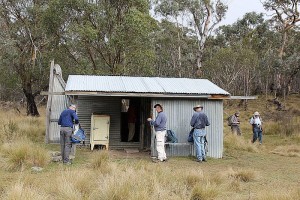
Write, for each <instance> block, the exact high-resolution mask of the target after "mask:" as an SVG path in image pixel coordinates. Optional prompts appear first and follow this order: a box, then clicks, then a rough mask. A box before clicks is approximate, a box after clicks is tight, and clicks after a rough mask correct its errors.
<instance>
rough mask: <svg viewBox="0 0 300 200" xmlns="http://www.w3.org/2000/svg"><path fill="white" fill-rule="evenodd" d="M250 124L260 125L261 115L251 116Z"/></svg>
mask: <svg viewBox="0 0 300 200" xmlns="http://www.w3.org/2000/svg"><path fill="white" fill-rule="evenodd" d="M250 124H256V125H258V126H260V125H261V124H262V121H261V120H260V117H259V116H258V117H255V116H254V117H251V119H250Z"/></svg>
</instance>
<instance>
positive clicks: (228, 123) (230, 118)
mask: <svg viewBox="0 0 300 200" xmlns="http://www.w3.org/2000/svg"><path fill="white" fill-rule="evenodd" d="M232 117H233V115H231V116H229V117H228V118H227V125H228V126H231V125H232Z"/></svg>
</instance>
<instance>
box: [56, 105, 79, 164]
mask: <svg viewBox="0 0 300 200" xmlns="http://www.w3.org/2000/svg"><path fill="white" fill-rule="evenodd" d="M75 110H76V106H75V105H74V104H72V105H70V107H69V108H68V109H66V110H64V111H63V112H62V113H61V114H60V117H59V120H58V125H60V126H61V127H60V146H61V157H62V161H63V163H64V164H67V165H70V164H71V162H70V158H69V155H70V152H71V148H72V143H71V136H72V132H73V125H74V123H75V124H78V123H79V120H78V117H77V115H76V112H75Z"/></svg>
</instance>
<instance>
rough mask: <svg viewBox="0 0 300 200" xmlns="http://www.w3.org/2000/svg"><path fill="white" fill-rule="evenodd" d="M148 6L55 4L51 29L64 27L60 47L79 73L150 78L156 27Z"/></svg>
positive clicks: (131, 1) (89, 0) (129, 2)
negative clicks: (67, 54) (147, 76)
mask: <svg viewBox="0 0 300 200" xmlns="http://www.w3.org/2000/svg"><path fill="white" fill-rule="evenodd" d="M149 6H150V5H149V2H148V1H147V0H126V1H125V0H124V1H123V0H122V1H114V0H104V1H97V0H84V1H82V0H67V1H65V0H55V1H53V2H52V3H51V5H50V8H49V10H51V12H50V13H52V15H55V16H54V18H53V19H52V21H51V18H48V20H49V26H50V27H51V26H53V25H54V26H55V25H57V26H60V27H63V28H60V32H59V33H58V34H57V36H58V37H60V38H61V41H62V42H61V43H60V45H61V46H63V47H64V48H65V49H66V51H67V52H69V58H71V59H72V60H73V61H74V63H76V65H77V66H80V69H78V71H80V73H93V74H112V75H129V74H130V75H151V74H152V73H153V69H152V67H153V65H154V61H155V52H154V50H155V49H154V45H153V35H154V31H155V30H156V28H157V24H156V21H155V20H154V19H153V18H151V16H150V15H149ZM57 20H62V21H63V20H65V22H64V23H61V22H62V21H61V22H60V23H58V24H57Z"/></svg>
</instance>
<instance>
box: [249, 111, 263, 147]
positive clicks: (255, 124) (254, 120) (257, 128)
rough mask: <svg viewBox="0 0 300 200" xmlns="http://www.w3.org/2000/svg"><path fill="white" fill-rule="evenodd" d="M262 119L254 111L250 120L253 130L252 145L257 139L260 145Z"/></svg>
mask: <svg viewBox="0 0 300 200" xmlns="http://www.w3.org/2000/svg"><path fill="white" fill-rule="evenodd" d="M262 123H263V121H262V119H261V117H260V114H259V112H257V111H255V112H254V114H253V117H251V119H250V124H251V125H252V130H253V139H252V143H254V142H255V141H256V140H257V138H258V140H259V144H262V132H263V129H262Z"/></svg>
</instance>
